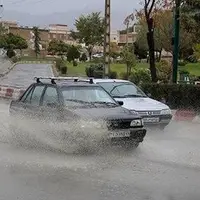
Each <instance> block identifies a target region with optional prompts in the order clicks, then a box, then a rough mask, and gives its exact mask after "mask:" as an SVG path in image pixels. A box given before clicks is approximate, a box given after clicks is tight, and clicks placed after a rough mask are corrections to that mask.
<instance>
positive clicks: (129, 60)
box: [121, 45, 136, 74]
mask: <svg viewBox="0 0 200 200" xmlns="http://www.w3.org/2000/svg"><path fill="white" fill-rule="evenodd" d="M121 56H122V59H123V61H124V62H125V63H126V66H127V72H128V73H127V74H130V72H131V68H133V67H135V66H136V57H135V54H134V46H133V45H125V46H124V48H123V50H122V53H121Z"/></svg>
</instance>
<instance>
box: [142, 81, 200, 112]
mask: <svg viewBox="0 0 200 200" xmlns="http://www.w3.org/2000/svg"><path fill="white" fill-rule="evenodd" d="M141 89H142V90H143V91H144V92H145V93H146V94H148V93H150V94H151V95H152V97H153V98H154V99H156V100H162V98H164V99H165V100H166V102H167V104H168V105H169V106H170V107H171V108H172V109H177V108H185V109H195V110H200V101H199V96H200V87H199V86H196V85H190V84H151V83H147V84H142V86H141Z"/></svg>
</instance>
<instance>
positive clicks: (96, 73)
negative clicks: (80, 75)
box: [85, 64, 104, 78]
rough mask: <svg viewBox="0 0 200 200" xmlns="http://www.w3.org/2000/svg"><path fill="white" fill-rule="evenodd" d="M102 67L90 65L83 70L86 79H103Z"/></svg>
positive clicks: (100, 65)
mask: <svg viewBox="0 0 200 200" xmlns="http://www.w3.org/2000/svg"><path fill="white" fill-rule="evenodd" d="M103 72H104V67H103V65H102V64H96V65H94V64H91V65H90V66H88V67H86V68H85V73H86V75H87V76H88V77H94V78H103Z"/></svg>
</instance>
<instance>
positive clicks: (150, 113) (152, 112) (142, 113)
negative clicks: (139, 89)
mask: <svg viewBox="0 0 200 200" xmlns="http://www.w3.org/2000/svg"><path fill="white" fill-rule="evenodd" d="M138 114H139V115H141V116H152V115H160V114H161V111H160V110H153V111H138Z"/></svg>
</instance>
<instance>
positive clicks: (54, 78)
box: [34, 77, 94, 84]
mask: <svg viewBox="0 0 200 200" xmlns="http://www.w3.org/2000/svg"><path fill="white" fill-rule="evenodd" d="M34 79H35V80H36V82H37V83H41V81H40V80H51V83H52V84H56V82H55V81H56V80H64V81H74V82H86V83H90V84H93V83H94V82H93V78H89V79H85V78H79V77H34Z"/></svg>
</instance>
